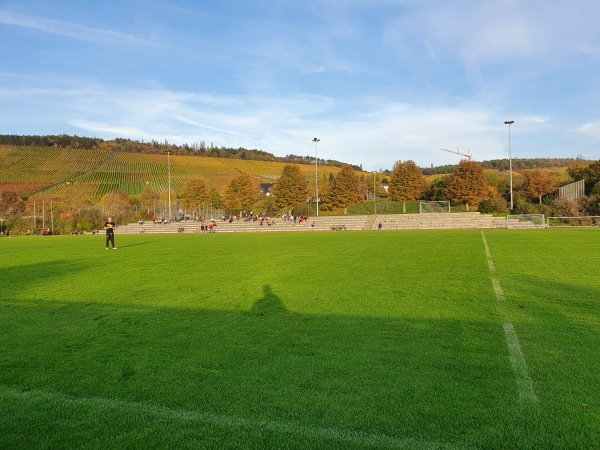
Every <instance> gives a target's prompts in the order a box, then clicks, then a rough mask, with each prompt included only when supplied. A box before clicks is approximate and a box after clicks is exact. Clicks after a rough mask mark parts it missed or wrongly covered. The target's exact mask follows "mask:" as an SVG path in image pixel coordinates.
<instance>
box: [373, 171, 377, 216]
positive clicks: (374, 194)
mask: <svg viewBox="0 0 600 450" xmlns="http://www.w3.org/2000/svg"><path fill="white" fill-rule="evenodd" d="M375 181H376V177H375V172H373V211H374V212H373V214H377V187H376V186H375Z"/></svg>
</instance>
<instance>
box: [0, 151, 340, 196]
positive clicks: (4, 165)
mask: <svg viewBox="0 0 600 450" xmlns="http://www.w3.org/2000/svg"><path fill="white" fill-rule="evenodd" d="M170 160H171V186H172V188H173V190H174V191H175V192H180V191H181V189H182V188H183V186H184V185H185V183H186V182H187V181H188V180H189V179H190V178H194V177H201V178H203V179H204V180H205V182H206V184H207V187H208V188H209V189H212V188H215V189H217V190H218V191H220V192H222V191H223V190H224V189H225V187H226V186H227V185H228V184H229V182H230V181H231V180H232V179H233V178H234V177H235V176H237V175H239V174H240V173H246V174H248V175H250V176H251V177H252V178H253V179H254V180H256V181H257V182H266V183H269V182H270V183H272V182H275V181H276V180H277V178H278V177H279V175H281V172H282V170H283V166H284V164H283V163H279V162H269V161H254V160H242V159H221V158H206V157H194V156H175V155H172V156H171V157H170ZM299 167H300V170H301V171H302V173H304V174H305V175H306V177H307V179H309V180H311V181H312V180H314V176H315V172H314V166H312V165H300V166H299ZM339 170H340V169H339V168H337V167H328V166H320V167H319V176H320V177H327V176H329V174H330V173H333V174H334V175H335V174H336V173H337V172H339ZM168 179H169V171H168V164H167V156H166V155H153V154H141V153H117V152H115V153H113V152H111V151H109V150H80V149H59V148H38V147H13V146H2V147H0V183H1V184H2V185H3V186H6V188H9V187H10V189H12V190H18V191H19V192H20V193H21V194H22V195H32V194H35V193H39V194H40V195H44V196H48V197H52V198H61V197H64V196H69V195H74V194H76V195H77V196H80V197H84V198H89V199H91V200H98V199H99V198H100V197H102V196H103V195H105V194H107V193H109V192H111V191H113V190H117V189H118V190H121V191H123V192H125V193H127V194H129V195H137V194H140V193H141V192H142V191H143V190H144V188H145V187H150V188H151V189H153V190H155V191H156V192H159V193H160V192H163V191H164V190H166V189H167V188H168Z"/></svg>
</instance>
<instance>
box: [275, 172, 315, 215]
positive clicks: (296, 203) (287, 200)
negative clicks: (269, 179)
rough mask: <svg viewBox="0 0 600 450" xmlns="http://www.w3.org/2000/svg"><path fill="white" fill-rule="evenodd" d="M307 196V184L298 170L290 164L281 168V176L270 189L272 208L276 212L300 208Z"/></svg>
mask: <svg viewBox="0 0 600 450" xmlns="http://www.w3.org/2000/svg"><path fill="white" fill-rule="evenodd" d="M307 196H308V182H307V181H306V177H305V176H304V175H302V172H301V171H300V168H299V167H298V166H295V165H292V164H286V165H285V166H284V167H283V172H282V174H281V176H280V177H279V178H278V179H277V183H275V185H274V186H273V188H272V189H271V197H272V200H273V206H274V207H275V209H276V210H278V211H282V210H287V211H288V212H290V213H291V211H292V210H294V209H296V208H298V207H300V206H302V205H303V204H304V203H305V202H306V198H307Z"/></svg>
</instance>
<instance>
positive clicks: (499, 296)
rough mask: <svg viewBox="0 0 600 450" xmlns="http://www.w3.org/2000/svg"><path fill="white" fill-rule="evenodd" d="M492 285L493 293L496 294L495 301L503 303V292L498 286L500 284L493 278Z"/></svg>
mask: <svg viewBox="0 0 600 450" xmlns="http://www.w3.org/2000/svg"><path fill="white" fill-rule="evenodd" d="M492 285H493V286H494V292H496V299H498V301H501V302H503V301H504V291H503V290H502V286H500V282H499V281H498V280H496V279H495V278H492Z"/></svg>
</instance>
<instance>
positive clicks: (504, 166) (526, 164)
mask: <svg viewBox="0 0 600 450" xmlns="http://www.w3.org/2000/svg"><path fill="white" fill-rule="evenodd" d="M477 162H478V163H479V164H481V166H482V167H483V168H484V169H496V170H509V164H510V163H509V160H508V158H507V159H492V160H491V161H477ZM575 162H582V163H586V164H587V163H590V162H592V161H587V160H583V159H579V158H513V160H512V166H513V170H527V169H550V168H558V167H569V166H570V165H571V164H573V163H575ZM457 168H458V164H449V165H444V166H436V167H428V168H421V171H422V172H423V175H443V174H449V173H453V172H455V171H456V169H457Z"/></svg>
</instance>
